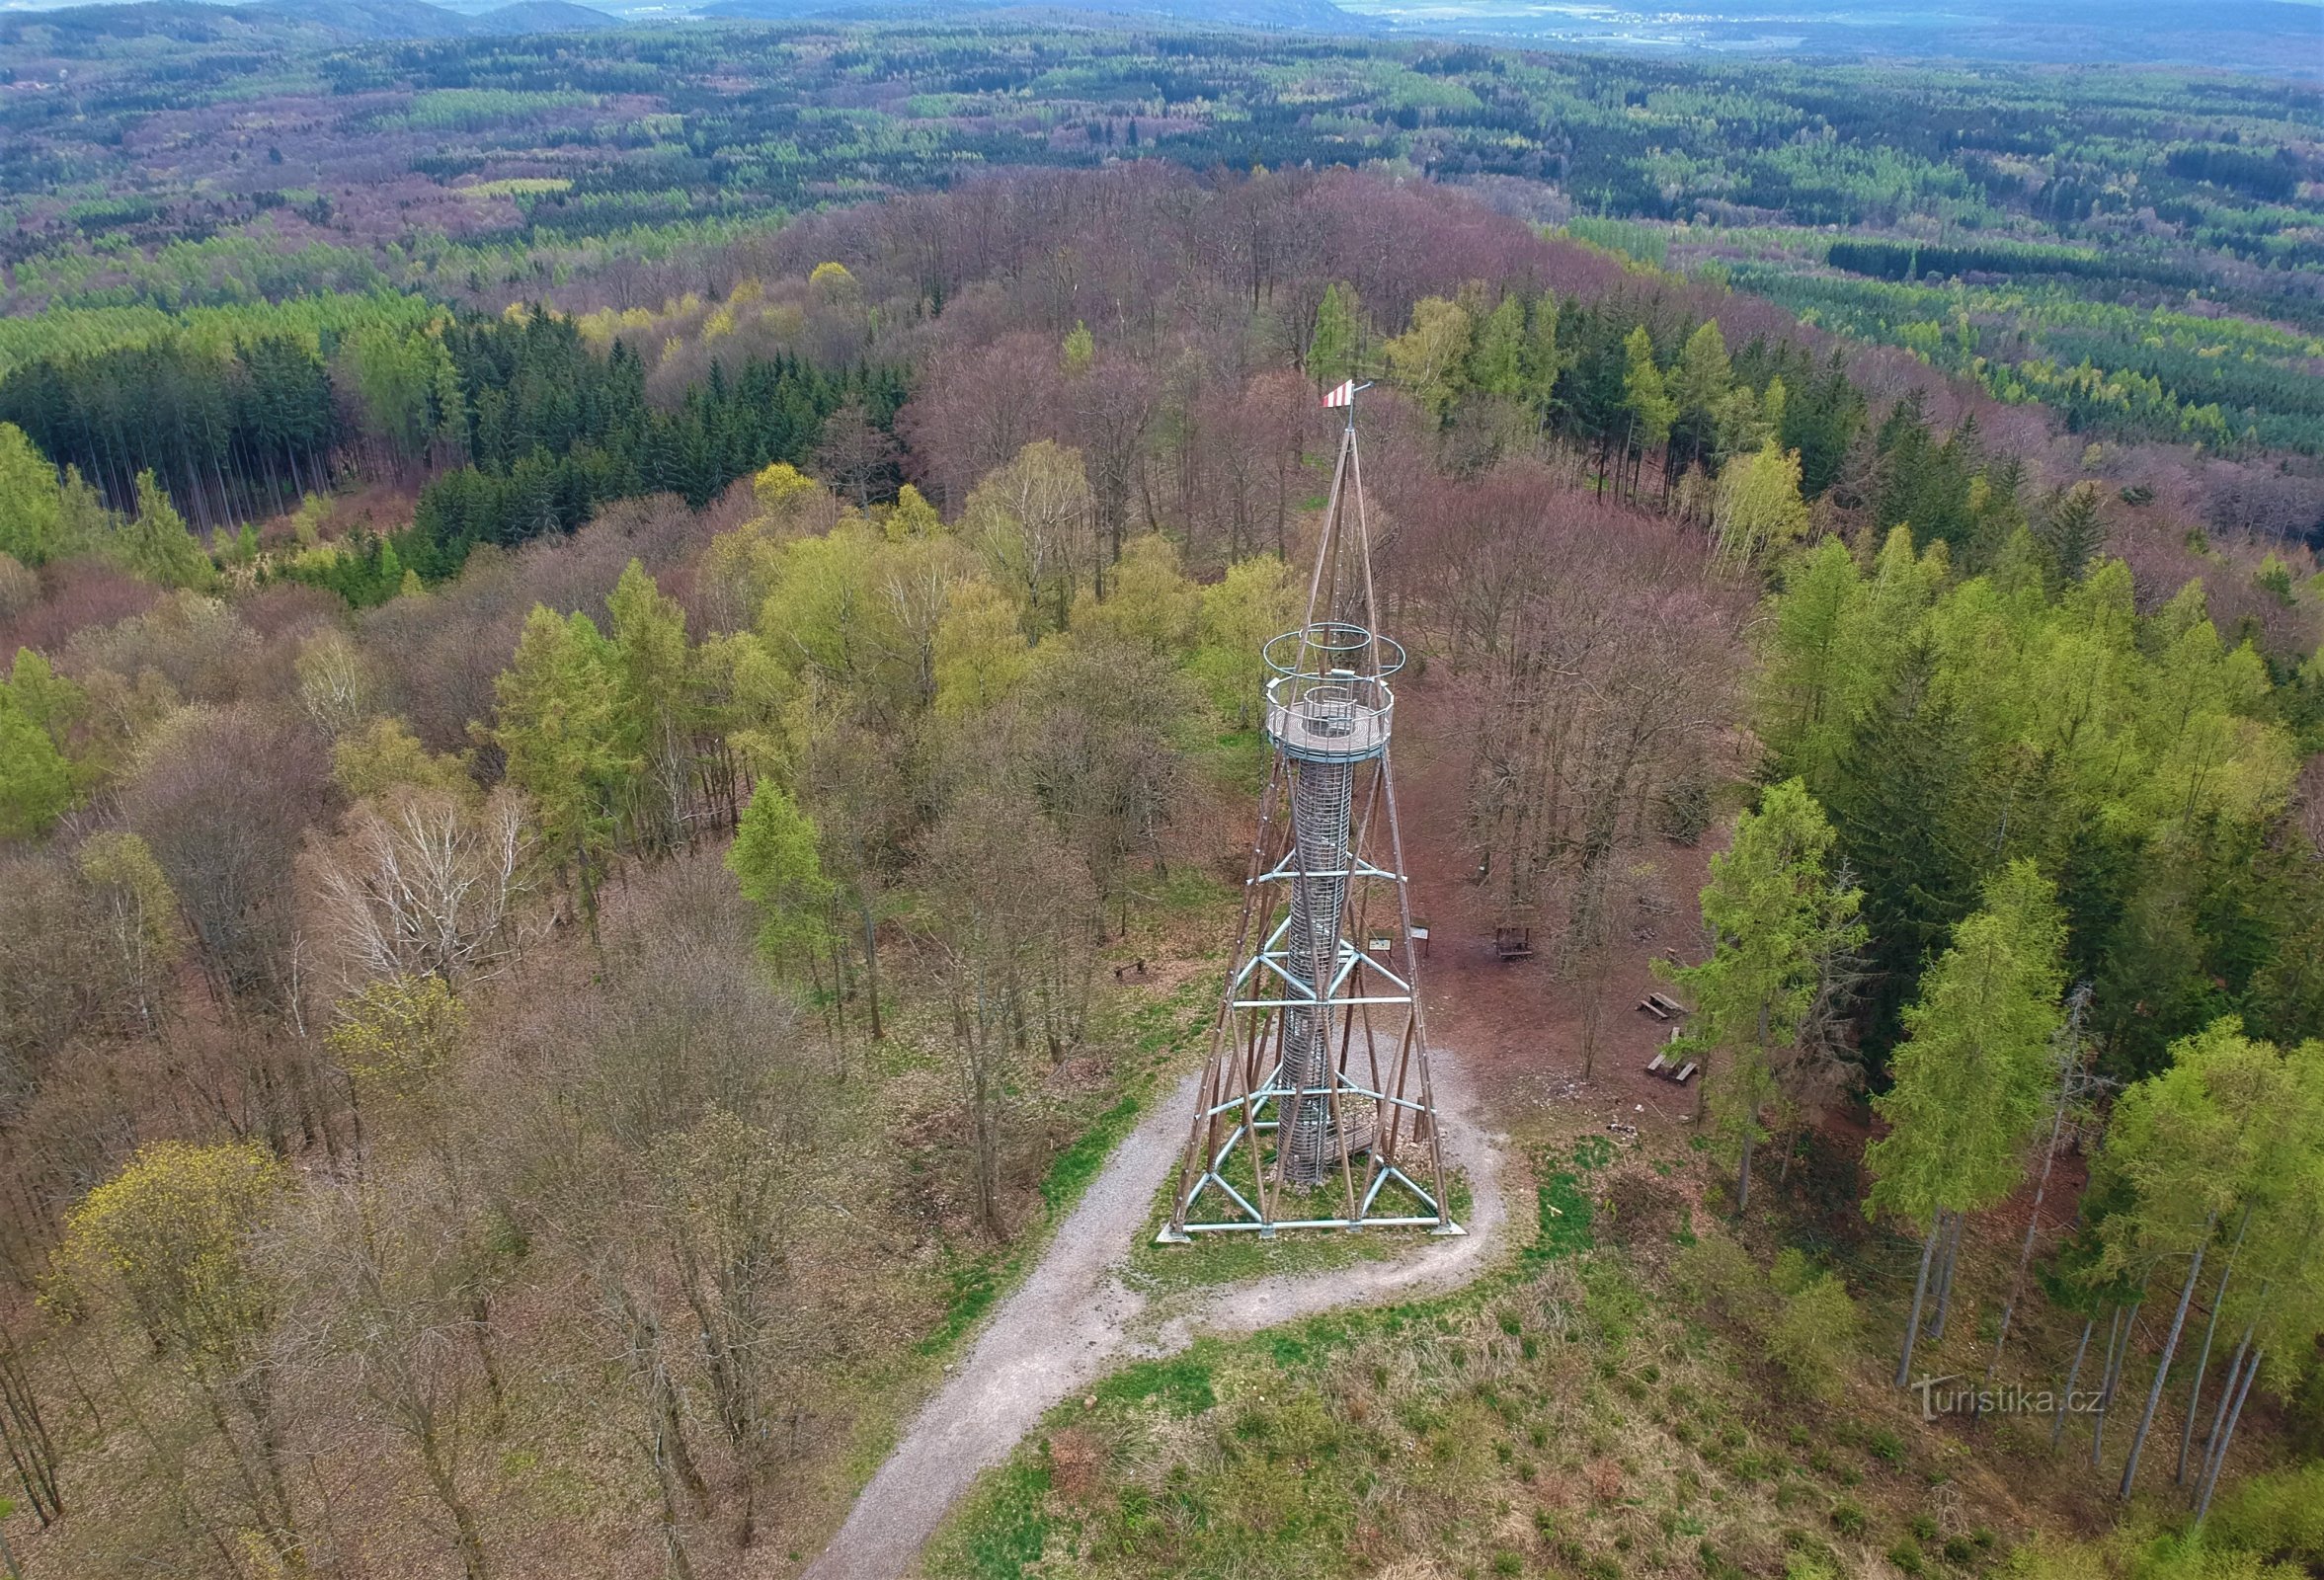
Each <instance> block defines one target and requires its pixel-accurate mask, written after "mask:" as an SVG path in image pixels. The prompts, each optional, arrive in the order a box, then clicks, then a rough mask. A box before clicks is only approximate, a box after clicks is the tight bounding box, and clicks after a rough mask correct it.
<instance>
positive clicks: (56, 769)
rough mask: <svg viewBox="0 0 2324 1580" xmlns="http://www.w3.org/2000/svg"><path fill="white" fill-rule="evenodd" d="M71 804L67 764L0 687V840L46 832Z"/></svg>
mask: <svg viewBox="0 0 2324 1580" xmlns="http://www.w3.org/2000/svg"><path fill="white" fill-rule="evenodd" d="M72 803H73V774H72V765H71V764H70V763H68V762H67V761H65V758H64V753H63V752H61V751H57V750H56V743H55V742H54V741H52V740H50V739H49V738H48V732H47V731H46V730H44V729H42V728H41V727H40V721H39V720H37V719H35V718H34V717H33V716H32V715H31V714H29V713H27V712H26V711H25V710H24V709H23V708H22V707H21V706H19V705H17V703H16V702H15V701H14V700H13V699H12V698H11V697H10V695H9V690H8V688H7V687H4V686H0V839H22V838H27V837H30V836H31V835H34V834H40V833H45V832H47V830H48V829H49V827H50V826H51V825H53V824H54V823H55V822H56V820H57V819H58V818H60V817H62V816H64V813H65V809H66V808H68V807H70V806H71V805H72Z"/></svg>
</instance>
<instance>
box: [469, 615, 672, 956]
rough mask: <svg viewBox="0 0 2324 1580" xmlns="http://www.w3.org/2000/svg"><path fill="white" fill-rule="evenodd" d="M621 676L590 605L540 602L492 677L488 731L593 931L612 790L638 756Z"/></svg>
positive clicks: (609, 831)
mask: <svg viewBox="0 0 2324 1580" xmlns="http://www.w3.org/2000/svg"><path fill="white" fill-rule="evenodd" d="M620 685H621V682H620V675H619V673H618V672H617V670H616V667H615V664H614V656H613V649H612V644H611V643H609V642H607V641H606V640H605V639H604V637H603V636H601V634H600V633H599V631H598V628H597V627H596V626H595V625H594V624H592V623H591V622H590V619H589V616H588V615H586V614H583V613H581V612H580V611H578V610H576V611H575V612H574V613H573V614H572V615H571V616H570V617H569V618H566V619H562V620H560V619H558V618H557V616H556V615H554V614H552V613H551V612H549V610H548V609H547V608H546V607H544V606H542V605H540V604H537V603H536V604H534V605H533V608H532V612H531V614H529V615H527V616H526V617H525V621H524V633H523V635H522V636H521V638H519V639H518V643H517V656H516V659H515V660H514V662H513V663H512V664H511V665H510V667H509V668H508V670H507V671H505V672H503V673H502V674H501V676H500V678H499V679H498V680H496V681H495V682H494V691H495V693H496V694H497V696H498V698H499V702H500V714H499V722H498V724H497V725H496V726H495V727H494V729H493V731H492V734H491V739H492V741H493V743H494V744H495V745H497V746H498V747H499V748H500V749H501V751H502V752H503V754H504V755H505V756H506V757H507V759H508V774H509V781H510V782H511V783H512V784H514V785H516V786H517V787H518V788H519V789H521V790H522V791H524V792H525V793H526V794H527V795H529V796H530V797H531V798H532V804H533V807H534V809H535V811H536V814H537V817H538V820H539V825H540V831H541V839H542V842H543V843H544V844H545V845H546V846H547V848H548V849H549V850H550V851H552V852H554V853H555V855H556V858H557V860H558V861H559V862H560V863H561V864H564V865H566V866H567V867H568V868H569V870H570V871H571V873H572V875H573V879H574V881H575V883H576V884H577V885H578V887H579V889H580V893H581V907H582V913H583V915H584V916H585V917H586V918H587V920H588V923H589V928H590V936H591V937H593V938H594V937H596V936H597V925H598V898H597V896H598V881H599V878H600V876H601V873H602V872H603V870H604V865H605V862H606V859H607V857H608V855H609V854H610V852H611V849H612V842H613V831H614V818H613V804H614V797H615V795H616V794H617V793H618V790H619V788H620V785H621V783H622V781H623V779H624V777H625V776H626V775H628V774H629V773H631V772H634V771H635V769H636V766H637V758H635V757H634V756H632V755H630V754H629V753H628V752H627V751H625V750H624V747H623V730H622V720H621V708H620Z"/></svg>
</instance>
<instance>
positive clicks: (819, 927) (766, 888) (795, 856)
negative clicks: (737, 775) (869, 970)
mask: <svg viewBox="0 0 2324 1580" xmlns="http://www.w3.org/2000/svg"><path fill="white" fill-rule="evenodd" d="M726 868H727V871H729V872H731V873H733V874H734V875H735V882H736V883H737V885H739V886H740V887H741V889H742V891H743V896H744V898H746V899H747V900H749V901H750V902H751V904H752V905H754V906H756V907H757V908H758V909H759V947H760V949H761V951H762V952H763V953H764V954H765V955H766V957H767V959H769V960H773V961H789V960H796V959H807V960H812V959H813V957H814V951H815V950H816V948H817V947H818V946H819V945H820V944H821V943H822V942H823V941H824V939H825V938H826V937H827V935H828V934H829V931H830V915H831V906H832V900H833V897H834V895H835V894H836V892H837V891H836V890H835V888H834V886H833V884H832V882H831V880H830V879H828V878H826V877H825V876H824V874H823V857H822V854H821V845H820V842H819V840H818V838H817V835H816V830H815V824H814V822H813V821H812V820H811V819H809V817H808V816H807V814H806V813H804V812H802V811H800V810H799V804H798V803H797V802H796V801H794V800H792V799H791V797H790V796H789V794H788V793H787V792H785V791H784V790H783V789H782V788H781V787H780V786H778V785H773V784H768V783H765V782H761V784H760V786H759V788H758V790H757V791H756V792H755V793H754V794H753V795H752V797H751V804H750V806H748V807H747V808H745V809H744V811H743V822H742V827H741V828H740V829H738V830H736V832H735V840H734V844H733V845H732V846H730V847H729V848H728V850H727V853H726Z"/></svg>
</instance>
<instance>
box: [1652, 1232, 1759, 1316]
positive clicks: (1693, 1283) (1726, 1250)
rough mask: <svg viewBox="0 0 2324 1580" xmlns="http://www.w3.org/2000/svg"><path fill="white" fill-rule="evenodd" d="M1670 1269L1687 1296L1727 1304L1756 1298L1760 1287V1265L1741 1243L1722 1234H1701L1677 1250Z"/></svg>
mask: <svg viewBox="0 0 2324 1580" xmlns="http://www.w3.org/2000/svg"><path fill="white" fill-rule="evenodd" d="M1671 1271H1672V1273H1673V1275H1674V1276H1675V1278H1676V1280H1677V1283H1678V1287H1679V1289H1680V1291H1681V1292H1682V1293H1684V1294H1685V1295H1686V1296H1687V1297H1688V1298H1689V1299H1691V1300H1695V1301H1698V1302H1701V1303H1703V1304H1719V1305H1725V1306H1728V1307H1730V1308H1733V1307H1738V1306H1740V1305H1741V1304H1743V1299H1744V1298H1745V1297H1751V1298H1756V1297H1757V1296H1758V1295H1759V1293H1760V1290H1761V1287H1762V1286H1761V1284H1760V1278H1759V1269H1757V1268H1756V1267H1754V1266H1752V1265H1751V1258H1750V1257H1749V1255H1747V1254H1746V1253H1745V1252H1744V1250H1743V1248H1742V1247H1741V1246H1740V1245H1737V1244H1736V1243H1735V1242H1734V1241H1733V1240H1730V1239H1728V1238H1727V1237H1726V1236H1725V1235H1723V1234H1704V1235H1703V1236H1701V1237H1700V1238H1699V1239H1697V1240H1696V1241H1695V1243H1694V1244H1692V1245H1690V1246H1688V1247H1687V1248H1686V1249H1685V1250H1683V1251H1681V1252H1679V1253H1678V1259H1677V1261H1676V1262H1674V1263H1673V1264H1672V1268H1671Z"/></svg>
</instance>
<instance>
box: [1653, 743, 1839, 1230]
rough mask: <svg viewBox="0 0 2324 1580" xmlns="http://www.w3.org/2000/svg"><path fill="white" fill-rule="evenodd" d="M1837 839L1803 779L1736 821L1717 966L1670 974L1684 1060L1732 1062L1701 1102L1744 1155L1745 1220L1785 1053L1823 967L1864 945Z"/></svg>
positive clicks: (1727, 858)
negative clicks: (1689, 1010) (1841, 881)
mask: <svg viewBox="0 0 2324 1580" xmlns="http://www.w3.org/2000/svg"><path fill="white" fill-rule="evenodd" d="M1834 837H1835V836H1834V834H1833V832H1832V827H1831V825H1830V824H1829V823H1828V822H1827V821H1825V818H1824V815H1823V809H1822V808H1821V807H1819V806H1817V805H1816V804H1815V800H1814V798H1813V797H1812V796H1810V795H1809V794H1808V793H1807V787H1806V786H1805V785H1804V784H1803V783H1802V782H1801V781H1800V780H1798V779H1789V780H1786V781H1785V782H1784V783H1782V784H1779V785H1776V786H1775V787H1773V788H1772V789H1770V790H1769V791H1768V792H1767V794H1766V795H1765V796H1764V797H1762V798H1761V800H1760V804H1759V810H1758V811H1757V812H1755V813H1749V812H1747V813H1745V814H1744V815H1743V816H1742V818H1741V819H1739V820H1738V821H1737V823H1736V825H1735V836H1734V842H1733V844H1732V845H1731V846H1729V847H1728V849H1727V850H1726V851H1724V852H1723V853H1722V854H1721V855H1718V856H1715V857H1713V858H1712V862H1711V881H1710V882H1709V883H1708V884H1706V885H1705V886H1704V888H1703V924H1704V926H1705V927H1706V928H1707V929H1708V930H1709V932H1710V933H1711V937H1712V952H1711V958H1710V959H1708V960H1706V961H1704V962H1703V963H1702V964H1701V965H1697V966H1684V967H1676V968H1668V969H1666V971H1665V975H1666V976H1667V977H1668V978H1669V980H1670V981H1671V982H1673V983H1674V984H1676V985H1677V986H1678V987H1679V988H1682V989H1683V990H1684V991H1685V992H1686V993H1687V994H1688V995H1689V996H1690V997H1691V998H1692V999H1693V1000H1694V1005H1695V1019H1694V1023H1693V1025H1692V1026H1691V1027H1690V1029H1689V1032H1688V1035H1687V1036H1686V1037H1684V1038H1682V1039H1681V1040H1680V1042H1679V1044H1678V1048H1677V1051H1678V1052H1679V1053H1682V1054H1688V1053H1692V1054H1700V1055H1703V1056H1705V1057H1706V1059H1708V1056H1710V1055H1712V1054H1713V1053H1718V1054H1722V1055H1723V1056H1724V1059H1723V1066H1722V1067H1720V1068H1719V1069H1717V1070H1716V1071H1714V1072H1711V1073H1709V1074H1707V1075H1706V1076H1705V1078H1704V1084H1703V1086H1702V1088H1701V1091H1702V1092H1703V1093H1704V1094H1705V1099H1704V1100H1705V1101H1706V1102H1707V1103H1708V1104H1709V1107H1710V1110H1711V1114H1712V1119H1713V1123H1714V1124H1715V1126H1716V1127H1717V1129H1718V1131H1719V1133H1720V1135H1721V1136H1722V1137H1723V1138H1724V1139H1725V1140H1726V1141H1727V1142H1728V1143H1729V1144H1730V1145H1731V1146H1734V1147H1735V1149H1736V1153H1737V1162H1736V1169H1735V1207H1736V1210H1737V1211H1738V1212H1740V1211H1742V1210H1743V1209H1745V1208H1747V1207H1748V1206H1749V1205H1750V1201H1751V1155H1752V1152H1753V1150H1754V1149H1755V1148H1756V1147H1757V1146H1758V1145H1759V1143H1761V1142H1762V1141H1765V1140H1766V1139H1767V1131H1766V1129H1765V1128H1764V1125H1763V1119H1764V1116H1765V1114H1766V1111H1767V1108H1768V1105H1769V1104H1770V1103H1772V1102H1774V1101H1775V1100H1776V1099H1777V1098H1778V1097H1779V1096H1780V1095H1782V1092H1781V1086H1780V1084H1779V1082H1778V1079H1777V1072H1776V1067H1777V1056H1778V1052H1779V1050H1781V1049H1783V1048H1785V1047H1787V1046H1788V1045H1790V1044H1791V1043H1793V1042H1795V1041H1796V1040H1797V1039H1798V1038H1799V1037H1800V1036H1801V1034H1802V1031H1803V1016H1804V1015H1805V1014H1806V1012H1807V1009H1808V1006H1809V1005H1810V1004H1811V1003H1812V1002H1813V1000H1814V998H1815V995H1816V990H1817V988H1818V986H1819V979H1820V974H1821V973H1820V964H1821V963H1822V962H1824V961H1827V960H1829V959H1831V958H1832V957H1833V956H1834V955H1835V954H1836V953H1837V952H1839V951H1840V950H1842V949H1845V948H1847V947H1852V946H1853V945H1854V944H1855V943H1857V942H1859V941H1861V940H1862V937H1863V932H1864V929H1863V928H1862V927H1861V926H1860V925H1859V924H1858V923H1857V921H1856V919H1855V918H1856V909H1857V907H1858V905H1859V904H1860V903H1861V902H1862V899H1863V897H1862V896H1861V895H1860V894H1858V893H1857V891H1855V890H1854V889H1850V888H1843V887H1841V886H1839V885H1837V884H1834V883H1833V882H1832V881H1831V880H1830V878H1829V877H1828V876H1827V874H1826V872H1825V867H1824V863H1825V858H1826V857H1827V856H1828V855H1829V853H1830V851H1831V848H1832V843H1833V839H1834Z"/></svg>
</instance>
